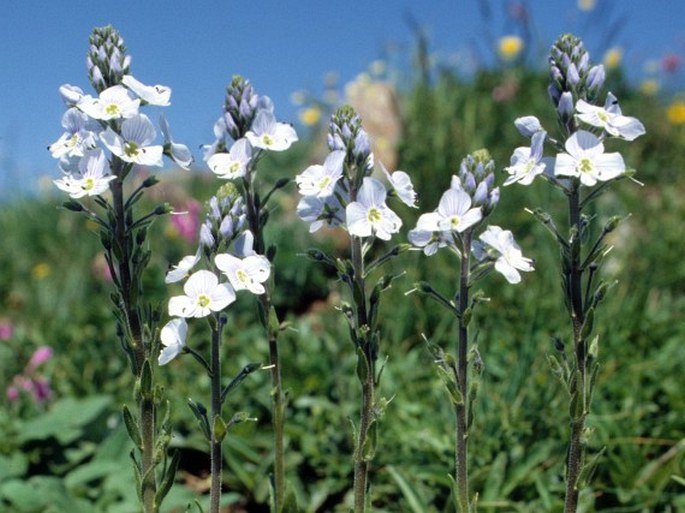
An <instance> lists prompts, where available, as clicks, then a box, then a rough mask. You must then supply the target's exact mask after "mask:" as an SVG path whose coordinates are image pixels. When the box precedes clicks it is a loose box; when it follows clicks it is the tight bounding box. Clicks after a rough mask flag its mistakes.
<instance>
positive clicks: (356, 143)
mask: <svg viewBox="0 0 685 513" xmlns="http://www.w3.org/2000/svg"><path fill="white" fill-rule="evenodd" d="M328 148H329V149H330V150H331V151H335V150H343V151H345V153H346V159H345V161H346V162H347V164H348V166H347V168H348V171H349V169H350V168H352V167H354V168H355V169H357V172H358V173H359V172H360V173H362V174H363V176H369V175H370V174H371V172H372V171H373V154H372V153H371V144H370V143H369V135H368V134H367V133H366V130H364V129H363V128H362V122H361V119H360V117H359V115H358V114H357V113H356V112H355V110H354V109H353V108H352V107H350V106H349V105H344V106H342V107H340V108H339V109H338V110H337V111H336V112H335V113H334V114H333V116H332V117H331V122H330V124H329V131H328ZM349 178H350V179H352V180H357V182H358V183H361V178H363V177H349Z"/></svg>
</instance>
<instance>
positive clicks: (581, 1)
mask: <svg viewBox="0 0 685 513" xmlns="http://www.w3.org/2000/svg"><path fill="white" fill-rule="evenodd" d="M596 5H597V1H596V0H578V9H580V10H581V11H591V10H593V9H594V8H595V6H596Z"/></svg>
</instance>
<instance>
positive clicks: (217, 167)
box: [207, 138, 252, 180]
mask: <svg viewBox="0 0 685 513" xmlns="http://www.w3.org/2000/svg"><path fill="white" fill-rule="evenodd" d="M250 160H252V146H250V143H249V141H248V140H247V139H244V138H243V139H238V140H237V141H236V142H234V143H233V145H232V146H231V149H230V150H229V151H228V153H223V152H222V153H214V154H213V155H212V156H211V157H209V158H208V159H207V165H208V166H209V169H211V170H212V172H213V173H214V174H216V175H217V176H218V177H219V178H225V179H227V180H232V179H234V178H241V177H243V176H245V174H246V173H247V166H248V164H249V163H250Z"/></svg>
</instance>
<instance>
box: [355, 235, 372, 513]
mask: <svg viewBox="0 0 685 513" xmlns="http://www.w3.org/2000/svg"><path fill="white" fill-rule="evenodd" d="M351 245H352V267H353V269H354V285H353V288H357V289H358V290H359V291H360V295H361V298H360V299H361V302H358V303H357V305H356V306H357V327H358V339H359V343H360V344H361V346H360V348H361V350H362V352H363V353H364V358H365V360H366V361H365V364H366V372H365V374H366V379H364V380H363V381H362V383H361V386H362V398H361V399H362V400H361V411H360V418H359V432H358V438H357V445H356V450H355V453H354V512H355V513H364V511H365V510H366V492H367V488H368V485H367V476H368V471H369V461H368V458H367V455H366V453H365V448H366V440H367V435H368V431H369V426H370V425H371V422H372V421H373V404H374V379H375V358H376V355H375V354H374V349H373V346H372V344H373V342H372V336H373V334H372V333H371V332H370V330H369V328H370V327H369V326H368V314H367V310H366V290H365V285H364V256H363V255H362V240H361V239H360V238H359V237H354V236H353V237H352V238H351ZM353 295H354V294H353ZM362 330H364V331H365V333H364V334H362V333H361V332H362Z"/></svg>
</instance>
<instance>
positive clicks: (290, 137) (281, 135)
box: [245, 110, 297, 151]
mask: <svg viewBox="0 0 685 513" xmlns="http://www.w3.org/2000/svg"><path fill="white" fill-rule="evenodd" d="M245 137H247V140H248V141H250V144H251V145H252V146H254V147H255V148H260V149H262V150H272V151H283V150H287V149H288V148H290V145H291V144H292V143H294V142H295V141H297V133H296V132H295V129H294V128H293V127H292V126H290V125H288V124H287V123H278V122H277V121H276V118H275V117H274V115H273V114H272V113H271V112H269V111H268V110H260V111H259V112H258V113H257V115H256V116H255V119H254V121H253V122H252V127H251V130H249V131H248V132H247V133H246V134H245Z"/></svg>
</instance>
